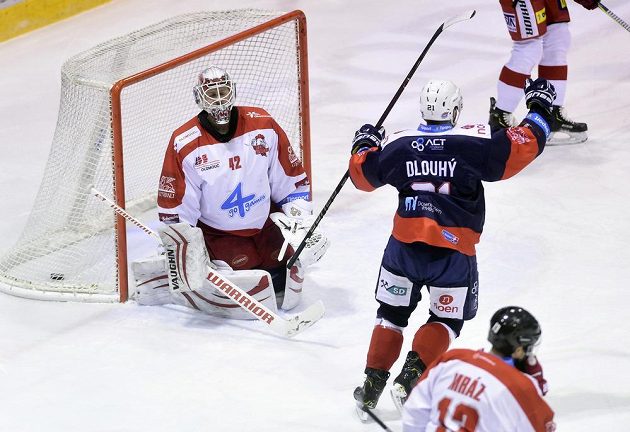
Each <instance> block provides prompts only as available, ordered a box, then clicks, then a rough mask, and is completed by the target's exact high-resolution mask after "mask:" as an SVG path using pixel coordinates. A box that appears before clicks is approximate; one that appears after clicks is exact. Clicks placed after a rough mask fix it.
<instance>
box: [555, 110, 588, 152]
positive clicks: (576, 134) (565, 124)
mask: <svg viewBox="0 0 630 432" xmlns="http://www.w3.org/2000/svg"><path fill="white" fill-rule="evenodd" d="M551 115H552V121H551V124H550V125H549V126H550V127H551V135H550V136H549V139H548V140H547V145H567V144H579V143H583V142H584V141H586V140H587V139H588V135H587V133H586V132H587V131H588V126H587V125H586V123H580V122H575V121H573V120H571V119H570V118H568V117H567V115H566V113H565V111H564V107H560V106H554V107H553V108H552V110H551Z"/></svg>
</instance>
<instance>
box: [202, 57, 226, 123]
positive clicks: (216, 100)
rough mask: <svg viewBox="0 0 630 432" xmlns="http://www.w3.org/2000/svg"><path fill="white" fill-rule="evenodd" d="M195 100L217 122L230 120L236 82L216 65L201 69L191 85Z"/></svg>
mask: <svg viewBox="0 0 630 432" xmlns="http://www.w3.org/2000/svg"><path fill="white" fill-rule="evenodd" d="M193 94H194V95H195V102H197V105H199V108H201V109H202V110H204V111H206V112H207V113H208V114H210V116H211V117H212V118H213V119H214V121H215V122H216V123H217V124H226V123H228V122H229V121H230V112H231V110H232V107H233V106H234V99H235V98H236V84H235V83H234V82H233V81H232V79H231V78H230V75H229V74H228V73H227V72H226V71H225V70H223V69H221V68H219V67H217V66H210V67H209V68H207V69H204V70H203V71H201V73H200V74H199V76H198V77H197V84H196V85H195V86H194V87H193Z"/></svg>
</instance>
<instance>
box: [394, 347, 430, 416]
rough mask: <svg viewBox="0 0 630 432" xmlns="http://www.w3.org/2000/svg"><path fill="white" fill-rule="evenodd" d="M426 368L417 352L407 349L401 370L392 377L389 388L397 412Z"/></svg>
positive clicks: (400, 410)
mask: <svg viewBox="0 0 630 432" xmlns="http://www.w3.org/2000/svg"><path fill="white" fill-rule="evenodd" d="M426 368H427V367H426V365H425V364H424V363H423V362H422V360H420V357H418V353H416V352H415V351H409V353H408V354H407V359H406V360H405V364H404V366H403V368H402V371H401V372H400V375H398V376H397V377H396V378H395V379H394V386H393V387H392V389H391V395H392V399H393V400H394V405H396V408H398V411H399V412H401V413H402V407H403V405H404V403H405V402H406V401H407V397H408V396H409V394H410V393H411V390H412V389H413V387H414V386H415V385H416V383H417V382H418V378H420V375H422V372H424V371H425V369H426Z"/></svg>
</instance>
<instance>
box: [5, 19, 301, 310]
mask: <svg viewBox="0 0 630 432" xmlns="http://www.w3.org/2000/svg"><path fill="white" fill-rule="evenodd" d="M281 15H282V13H278V12H270V11H262V10H254V9H246V10H233V11H220V12H199V13H194V14H187V15H182V16H178V17H174V18H172V19H169V20H166V21H163V22H161V23H158V24H155V25H153V26H150V27H147V28H144V29H141V30H138V31H135V32H133V33H130V34H128V35H125V36H122V37H119V38H116V39H113V40H111V41H108V42H105V43H102V44H100V45H98V46H96V47H94V48H93V49H90V50H88V51H85V52H83V53H81V54H78V55H76V56H74V57H72V58H70V59H69V60H68V61H67V62H66V63H65V64H64V66H63V68H62V71H61V79H62V85H61V104H60V108H59V115H58V121H57V128H56V131H55V136H54V139H53V143H52V148H51V151H50V156H49V159H48V164H47V166H46V171H45V174H44V178H43V181H42V184H41V186H40V190H39V192H38V194H37V198H36V200H35V204H34V206H33V210H32V212H31V214H30V217H29V220H28V222H27V224H26V227H25V229H24V232H23V233H22V235H21V237H20V239H19V240H18V242H17V243H16V245H15V246H14V247H13V248H12V249H11V250H10V251H9V252H8V253H7V254H6V255H5V256H3V257H2V258H0V291H5V292H8V293H11V294H15V295H19V296H24V297H31V298H41V299H61V300H79V301H117V300H118V298H119V286H118V264H117V260H118V257H117V253H116V232H115V229H114V220H115V218H114V212H113V211H112V210H111V209H110V208H109V207H107V206H106V205H104V204H103V203H102V202H101V201H100V200H99V199H97V198H94V197H93V196H92V195H91V194H90V191H89V188H88V186H89V185H91V184H93V185H94V186H95V187H96V189H98V190H100V191H101V192H102V193H104V194H105V195H108V196H110V197H113V196H114V185H115V181H114V162H113V134H112V126H111V125H112V107H111V104H112V101H111V97H110V89H111V88H112V86H113V84H114V83H116V82H118V81H119V80H121V79H123V78H127V77H130V76H133V75H136V74H138V73H140V72H142V71H146V70H148V69H151V68H154V67H156V66H159V65H162V64H164V63H167V62H171V61H172V60H173V59H177V58H178V57H181V56H183V55H185V54H188V53H191V52H193V51H196V50H198V49H201V48H203V47H206V46H208V45H210V44H213V43H215V42H217V41H220V40H223V39H225V38H226V37H229V36H232V35H235V34H237V33H240V32H242V31H245V30H247V29H251V28H252V27H255V26H258V25H261V24H263V23H265V22H267V21H269V20H271V19H273V18H276V17H278V16H281ZM298 46H299V44H298V23H297V21H296V20H291V21H288V22H286V23H283V24H281V25H279V26H276V27H273V28H268V29H265V31H264V32H262V33H260V34H257V35H254V36H251V37H248V38H247V39H244V40H242V41H240V42H236V43H234V44H232V45H229V46H227V47H224V48H221V49H219V50H218V51H216V52H213V53H210V54H206V55H203V56H202V57H199V58H196V59H193V60H190V61H187V62H179V63H178V62H174V63H176V64H174V66H173V67H172V68H169V69H168V70H165V71H163V72H160V73H159V74H157V75H155V76H153V77H151V78H148V79H144V80H141V81H139V82H137V83H135V84H132V85H130V86H128V87H125V88H124V89H123V91H122V93H121V113H122V126H123V128H122V140H123V141H122V142H123V155H124V158H123V161H124V164H123V165H124V183H125V196H126V209H127V211H128V212H129V213H131V214H136V215H137V214H139V213H142V212H144V211H146V210H148V209H150V208H152V207H155V199H156V193H157V187H158V182H159V174H160V170H161V165H162V159H163V156H164V150H165V148H166V145H167V144H168V141H169V138H170V135H171V133H172V132H173V130H174V129H175V128H177V127H178V126H179V125H181V124H182V123H184V122H185V121H187V120H188V119H190V118H191V117H193V116H195V115H196V114H197V113H198V111H199V110H198V108H197V106H196V105H195V102H194V98H193V94H192V87H193V85H194V82H195V78H196V76H197V74H198V73H199V72H200V71H201V70H202V69H204V68H206V67H208V66H209V65H217V66H220V67H223V68H225V69H226V70H228V72H229V73H230V75H231V76H232V78H233V80H234V81H235V82H236V85H237V98H236V103H237V105H254V106H260V107H263V108H265V109H266V110H267V111H269V112H270V113H271V115H273V116H274V118H275V119H276V120H277V121H278V123H279V124H280V125H281V126H282V127H283V128H284V130H285V131H286V132H287V135H288V136H289V139H290V141H291V143H292V146H293V147H294V149H295V150H296V152H297V154H298V155H300V156H302V155H303V146H302V130H301V120H300V115H301V113H300V106H301V105H300V86H299V79H300V70H299V68H300V64H299V51H298Z"/></svg>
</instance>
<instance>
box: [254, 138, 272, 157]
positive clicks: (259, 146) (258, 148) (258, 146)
mask: <svg viewBox="0 0 630 432" xmlns="http://www.w3.org/2000/svg"><path fill="white" fill-rule="evenodd" d="M250 144H251V146H252V147H253V148H254V151H255V152H256V154H257V155H261V156H267V153H268V152H269V146H268V145H267V143H266V142H265V136H264V135H263V134H258V135H256V136H255V137H254V139H253V140H252V141H251V143H250Z"/></svg>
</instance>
